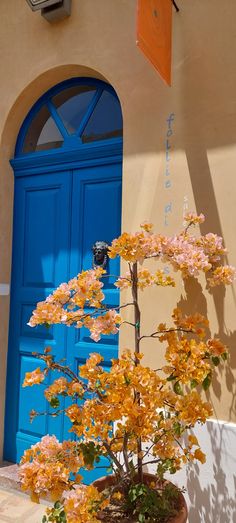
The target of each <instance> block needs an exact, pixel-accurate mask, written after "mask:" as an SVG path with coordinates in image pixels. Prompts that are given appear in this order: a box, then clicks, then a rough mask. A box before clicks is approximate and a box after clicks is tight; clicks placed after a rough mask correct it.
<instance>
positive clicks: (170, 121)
mask: <svg viewBox="0 0 236 523" xmlns="http://www.w3.org/2000/svg"><path fill="white" fill-rule="evenodd" d="M174 120H175V115H174V113H170V114H169V116H168V118H167V119H166V122H167V128H166V135H165V173H164V188H165V191H166V195H165V204H164V225H165V227H168V225H169V222H170V217H171V214H172V212H173V202H172V200H171V198H170V196H169V194H168V192H169V189H170V188H171V187H172V174H171V142H172V137H173V134H174V131H173V126H174Z"/></svg>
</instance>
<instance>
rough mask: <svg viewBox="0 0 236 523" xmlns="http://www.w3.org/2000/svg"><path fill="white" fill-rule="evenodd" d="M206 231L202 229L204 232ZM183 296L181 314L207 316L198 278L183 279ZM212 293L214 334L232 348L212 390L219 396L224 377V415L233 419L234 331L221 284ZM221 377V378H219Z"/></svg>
mask: <svg viewBox="0 0 236 523" xmlns="http://www.w3.org/2000/svg"><path fill="white" fill-rule="evenodd" d="M204 232H206V231H202V233H203V234H204ZM184 289H185V296H184V297H183V296H181V299H180V300H179V302H178V304H177V306H178V307H179V308H180V309H181V311H182V312H183V314H189V311H190V310H191V311H192V313H193V314H194V313H195V312H199V313H200V314H202V315H203V316H205V317H206V318H207V316H208V311H207V300H206V297H205V295H204V293H203V289H202V286H201V284H200V283H199V281H198V280H196V279H194V278H189V279H186V280H185V281H184ZM209 292H210V293H211V294H212V295H213V299H214V304H215V309H216V313H217V320H218V332H217V333H216V334H215V337H216V338H219V339H220V340H221V341H222V342H223V343H224V344H225V345H226V347H231V348H232V350H231V351H230V354H229V361H228V363H227V364H226V365H224V364H221V365H219V367H218V368H217V372H216V373H215V375H214V377H213V380H212V391H213V392H214V395H215V396H216V398H217V399H218V400H220V398H221V393H222V390H221V383H222V380H223V379H224V380H225V381H226V386H227V390H228V391H229V392H230V394H231V403H230V405H229V411H228V412H227V413H225V414H226V417H227V419H228V420H229V421H231V420H235V415H236V384H235V378H234V373H233V371H234V370H235V369H236V352H235V350H234V347H235V346H236V331H228V329H227V327H226V325H225V320H224V298H225V288H224V287H223V286H221V287H220V286H219V287H215V288H213V289H210V291H209ZM207 334H208V336H213V335H214V333H210V331H208V333H207ZM223 372H225V377H224V378H223ZM221 378H222V379H221ZM210 395H211V393H210V392H209V391H208V392H207V393H206V396H207V399H208V401H210Z"/></svg>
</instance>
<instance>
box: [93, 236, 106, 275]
mask: <svg viewBox="0 0 236 523" xmlns="http://www.w3.org/2000/svg"><path fill="white" fill-rule="evenodd" d="M108 248H109V244H108V243H107V242H104V241H96V242H95V243H94V244H93V247H92V251H93V269H96V268H97V267H102V269H105V268H106V266H107V263H108Z"/></svg>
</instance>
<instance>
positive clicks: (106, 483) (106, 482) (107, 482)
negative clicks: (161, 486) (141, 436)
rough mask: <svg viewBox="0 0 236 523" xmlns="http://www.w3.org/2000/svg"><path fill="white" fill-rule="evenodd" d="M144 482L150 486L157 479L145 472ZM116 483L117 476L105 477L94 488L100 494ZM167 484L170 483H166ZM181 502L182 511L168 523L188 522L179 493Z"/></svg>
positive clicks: (128, 522) (126, 522)
mask: <svg viewBox="0 0 236 523" xmlns="http://www.w3.org/2000/svg"><path fill="white" fill-rule="evenodd" d="M143 480H144V483H145V484H147V485H148V483H151V482H153V481H155V482H156V481H157V477H156V476H154V475H153V474H148V473H147V472H145V473H144V475H143ZM115 483H116V477H115V476H112V475H111V476H103V477H102V478H99V479H96V481H94V482H93V486H94V487H96V488H97V489H98V491H99V492H102V491H103V490H105V489H106V488H108V487H112V486H113V485H115ZM166 483H170V482H168V481H166ZM172 485H173V483H172ZM173 486H174V485H173ZM179 500H180V506H181V508H180V511H179V513H178V514H177V515H176V516H174V517H172V518H169V520H168V523H186V521H187V517H188V510H187V505H186V501H185V499H184V496H183V494H182V492H180V493H179ZM121 523H137V520H134V519H131V518H129V519H127V518H126V519H123V520H122V522H121Z"/></svg>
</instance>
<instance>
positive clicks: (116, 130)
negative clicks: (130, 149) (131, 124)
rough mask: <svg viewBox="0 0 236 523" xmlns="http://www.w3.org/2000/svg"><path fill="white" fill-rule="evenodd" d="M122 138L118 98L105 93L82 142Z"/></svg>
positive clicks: (88, 124) (89, 122)
mask: <svg viewBox="0 0 236 523" xmlns="http://www.w3.org/2000/svg"><path fill="white" fill-rule="evenodd" d="M118 136H122V114H121V109H120V104H119V101H118V100H117V98H116V97H115V96H114V95H113V94H111V93H109V92H108V91H103V93H102V96H101V98H100V100H99V101H98V104H97V105H96V107H95V109H94V111H93V114H92V115H91V117H90V119H89V121H88V123H87V125H86V127H85V130H84V132H83V135H82V137H81V138H82V142H83V143H86V142H93V141H96V140H107V139H109V138H116V137H118Z"/></svg>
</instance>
